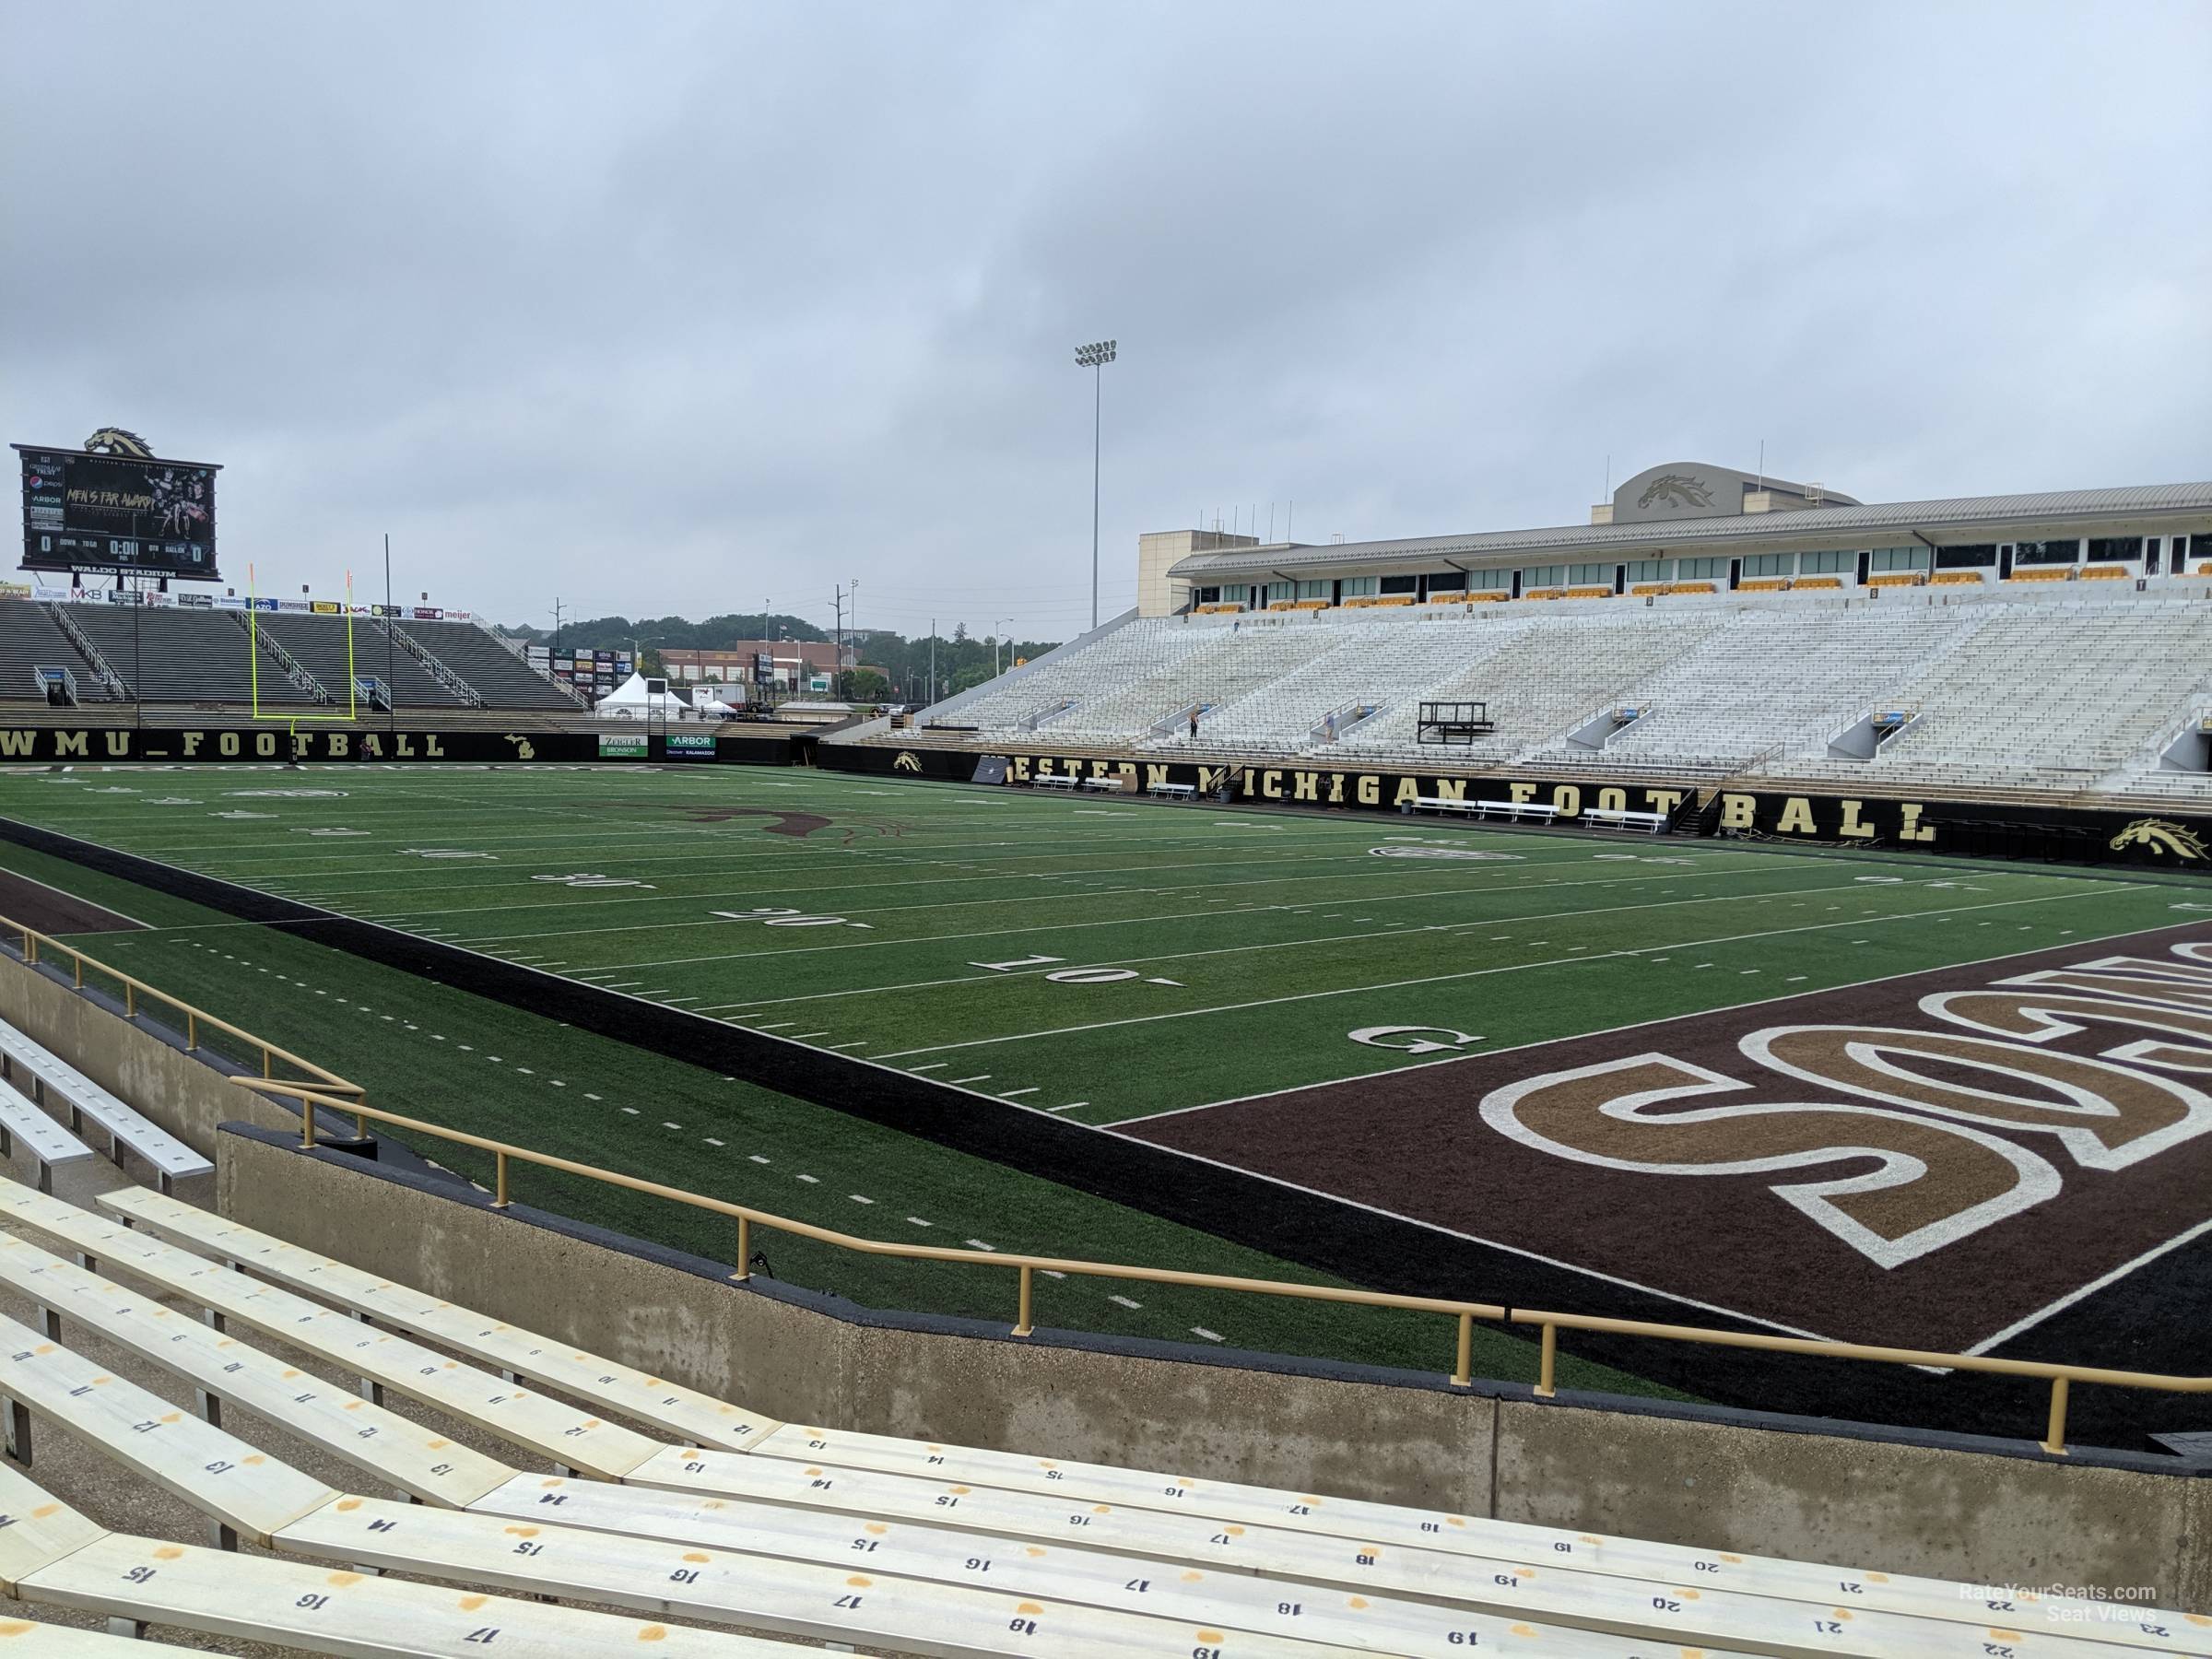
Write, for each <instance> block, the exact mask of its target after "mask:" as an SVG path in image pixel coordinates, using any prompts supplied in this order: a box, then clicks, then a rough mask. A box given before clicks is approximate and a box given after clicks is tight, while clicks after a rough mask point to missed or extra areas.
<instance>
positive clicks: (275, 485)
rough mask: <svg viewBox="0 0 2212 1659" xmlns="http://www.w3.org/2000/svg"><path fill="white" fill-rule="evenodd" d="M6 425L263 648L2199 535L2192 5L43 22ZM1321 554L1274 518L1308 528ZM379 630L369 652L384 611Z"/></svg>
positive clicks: (2201, 239) (2210, 473)
mask: <svg viewBox="0 0 2212 1659" xmlns="http://www.w3.org/2000/svg"><path fill="white" fill-rule="evenodd" d="M0 22H4V23H5V35H4V36H0V39H4V40H5V41H6V47H5V49H4V50H0V189H4V190H5V193H6V194H5V215H4V218H0V329H5V335H0V342H4V347H5V350H4V356H0V415H4V416H5V421H4V424H5V428H6V431H5V436H6V438H7V439H9V440H13V441H31V442H47V443H55V442H59V443H71V444H74V443H76V442H79V441H82V440H83V438H84V437H85V436H86V435H87V434H88V433H89V432H90V431H91V430H93V429H95V428H96V427H99V426H101V425H107V424H114V425H120V426H124V427H128V428H132V429H135V430H137V431H139V432H141V433H143V434H144V435H145V436H146V437H147V439H148V440H149V441H151V442H152V444H153V446H154V448H155V450H156V452H157V453H161V454H166V455H173V456H177V457H180V458H183V459H189V460H207V461H218V462H221V463H223V464H224V465H225V468H226V470H225V471H224V473H223V475H222V479H221V484H220V496H219V509H218V511H219V521H220V523H219V542H220V548H219V550H220V554H221V558H222V562H223V565H224V568H225V573H226V575H227V576H228V577H229V579H230V580H232V581H233V582H236V583H237V584H238V585H239V586H240V588H241V591H242V590H243V587H244V583H245V578H246V573H247V572H246V567H247V564H248V562H249V561H252V562H253V564H255V565H256V566H257V567H258V577H259V584H260V588H261V591H262V592H264V593H265V594H266V593H272V592H277V591H280V590H288V591H290V592H292V593H295V594H296V593H297V592H298V588H299V584H300V583H301V582H307V583H310V584H312V586H313V587H314V588H315V591H316V592H317V593H318V594H335V591H336V589H337V587H338V584H339V582H340V580H341V573H342V572H343V571H345V570H346V569H347V567H348V566H350V567H351V568H352V569H353V571H354V572H355V577H356V582H357V584H359V587H360V588H362V589H366V588H368V587H371V586H375V585H377V584H379V583H381V580H382V578H381V574H379V573H378V566H379V546H380V541H379V538H380V535H381V534H382V532H384V531H386V530H389V531H390V532H391V533H392V536H393V543H394V564H395V568H396V573H397V582H398V585H399V587H400V588H401V589H402V590H403V591H406V592H408V593H417V592H420V591H422V590H423V589H425V588H428V589H429V592H430V593H431V594H432V595H433V598H434V599H435V600H437V601H440V602H442V603H445V604H448V605H451V606H456V607H465V608H472V609H476V610H479V611H485V612H488V613H490V614H492V615H493V616H495V617H497V618H500V619H503V620H509V621H524V620H530V621H536V620H541V619H547V613H549V611H550V609H551V606H552V605H553V602H554V600H555V598H556V596H559V597H561V598H563V599H565V600H566V602H567V603H568V604H569V605H571V606H574V607H575V609H576V610H577V611H578V612H580V613H581V614H583V615H596V614H602V613H605V612H608V611H621V612H625V613H628V614H630V615H633V616H634V615H641V614H659V613H664V612H669V611H677V612H684V613H688V614H690V615H693V616H703V615H706V614H709V613H712V612H718V611H728V610H745V609H749V608H753V607H757V606H760V605H761V604H762V603H763V601H764V600H765V601H769V602H771V603H772V604H773V606H774V607H775V608H776V609H778V610H790V611H795V612H798V613H801V614H804V615H810V616H816V617H818V618H821V619H822V620H823V621H825V622H827V621H828V619H829V617H830V592H831V589H832V587H833V586H834V585H835V584H837V583H839V582H846V581H849V580H852V579H854V578H857V579H858V581H859V583H860V594H859V609H858V618H859V620H860V622H861V623H862V624H863V625H864V626H866V625H876V626H884V627H892V628H897V629H900V630H902V631H906V632H910V633H918V632H921V631H924V629H926V628H927V626H928V624H929V621H930V618H932V617H933V616H934V617H935V618H938V619H939V620H940V622H941V623H942V625H943V626H944V627H945V628H946V629H950V627H951V625H952V624H953V623H954V622H956V621H964V622H966V623H967V624H968V626H969V628H970V629H971V630H972V631H975V632H978V633H982V632H985V631H988V630H989V629H990V628H991V626H992V624H993V623H994V621H996V620H997V619H999V618H1006V617H1011V618H1014V629H1013V631H1014V632H1016V633H1017V634H1018V635H1020V636H1022V637H1034V638H1048V639H1057V638H1061V637H1064V636H1065V635H1066V634H1068V633H1071V632H1073V631H1077V630H1078V629H1080V628H1081V627H1082V626H1083V625H1084V623H1085V622H1086V621H1087V619H1088V613H1089V603H1090V601H1089V559H1090V528H1091V526H1090V512H1091V498H1090V486H1091V477H1090V470H1091V416H1092V409H1091V393H1092V385H1091V376H1090V374H1089V372H1088V371H1084V370H1080V369H1078V368H1077V367H1076V366H1075V364H1074V361H1073V348H1074V347H1076V346H1077V344H1079V343H1080V342H1083V341H1086V340H1089V339H1094V338H1101V337H1109V336H1111V337H1114V338H1117V339H1118V340H1119V341H1120V344H1121V357H1120V360H1119V361H1118V362H1116V363H1114V364H1113V365H1112V367H1111V368H1109V369H1107V370H1106V371H1105V383H1104V400H1105V421H1104V430H1105V440H1104V488H1103V517H1102V551H1101V563H1102V568H1103V586H1104V609H1105V611H1106V612H1107V613H1108V614H1111V613H1112V612H1113V611H1115V610H1118V609H1120V608H1122V607H1123V606H1125V605H1126V604H1127V603H1129V601H1130V599H1131V597H1132V595H1133V594H1134V592H1135V540H1136V536H1137V535H1138V533H1139V532H1140V531H1145V530H1157V529H1172V528H1180V527H1187V526H1189V525H1191V524H1194V523H1196V522H1197V521H1198V520H1199V519H1200V517H1201V515H1202V514H1203V515H1206V516H1207V517H1209V518H1210V517H1211V516H1212V515H1214V514H1216V513H1218V514H1219V515H1220V516H1221V517H1222V518H1223V519H1224V520H1225V521H1227V520H1229V519H1230V517H1231V516H1232V514H1233V515H1234V516H1235V517H1236V518H1237V519H1238V521H1239V522H1240V527H1243V528H1249V527H1250V521H1251V520H1252V518H1253V512H1254V507H1255V504H1256V508H1257V513H1258V518H1259V523H1260V528H1261V530H1262V532H1263V534H1264V533H1265V532H1266V530H1267V528H1268V523H1269V514H1270V512H1271V508H1272V512H1273V514H1274V525H1275V533H1276V535H1277V536H1278V537H1279V536H1281V535H1283V534H1285V532H1286V530H1288V532H1290V533H1292V534H1294V535H1296V536H1297V538H1298V539H1300V540H1309V541H1326V540H1327V539H1329V537H1330V536H1331V535H1333V534H1336V533H1341V534H1342V535H1345V536H1346V537H1347V538H1348V539H1354V540H1357V539H1359V538H1362V537H1367V536H1377V535H1427V534H1441V533H1445V532H1451V531H1457V530H1470V529H1497V528H1508V527H1513V526H1522V525H1532V524H1560V523H1573V522H1579V521H1582V520H1583V519H1585V518H1586V516H1587V513H1588V509H1589V504H1590V503H1591V502H1592V501H1594V500H1598V499H1599V497H1600V495H1601V492H1602V488H1603V486H1604V483H1605V476H1606V457H1607V456H1608V455H1610V456H1611V465H1612V470H1613V477H1615V478H1616V479H1617V480H1618V479H1619V478H1622V477H1626V476H1628V475H1629V474H1630V473H1633V472H1635V471H1638V470H1640V469H1641V468H1642V467H1644V466H1647V465H1653V464H1655V463H1657V462H1660V461H1666V460H1675V459H1689V458H1695V459H1700V460H1708V461H1714V462H1719V463H1723V464H1726V465H1738V466H1743V467H1746V468H1748V467H1750V466H1752V465H1755V463H1756V462H1757V459H1758V454H1759V441H1760V440H1761V439H1762V438H1763V439H1764V440H1765V442H1766V464H1767V466H1768V468H1769V470H1771V471H1772V472H1774V473H1777V474H1780V475H1782V476H1783V477H1794V478H1798V479H1818V480H1822V481H1824V482H1827V483H1829V484H1830V485H1833V486H1835V487H1836V488H1841V489H1843V490H1846V491H1849V492H1851V493H1853V494H1854V495H1857V496H1859V497H1861V498H1863V499H1866V500H1900V499H1910V498H1914V497H1920V496H1932V495H1955V494H1979V493H1984V492H1993V491H1999V490H2008V489H2018V488H2066V487H2079V486H2089V485H2106V484H2131V483H2147V482H2165V481H2172V480H2176V479H2185V478H2186V479H2194V478H2205V477H2212V453H2208V451H2212V304H2207V296H2208V295H2212V183H2207V176H2208V175H2207V165H2206V161H2207V158H2212V3H2207V0H2183V3H2181V4H2174V5H2169V6H2159V5H2151V4H2136V3H2135V0H2118V3H2115V4H2101V5H2090V4H2087V3H2084V4H2080V5H2073V6H2036V5H2030V4H2026V3H2018V0H2016V3H2008V4H1998V5H1991V6H1965V5H1945V4H1940V3H1938V4H1928V3H1927V0H1915V3H1913V4H1906V5H1898V6H1869V5H1858V4H1853V5H1819V6H1811V5H1806V6H1776V5H1746V6H1717V5H1716V6H1692V5H1661V4H1651V3H1646V4H1635V5H1624V6H1601V5H1572V4H1559V5H1545V6H1519V7H1505V6H1484V5H1477V4H1471V3H1470V4H1460V5H1452V6H1426V5H1411V4H1404V5H1391V4H1374V3H1372V0H1368V3H1362V4H1350V3H1348V0H1347V3H1343V4H1335V5H1326V6H1324V5H1307V4H1279V3H1278V4H1268V5H1249V6H1248V5H1235V4H1206V3H1205V0H1182V3H1180V4H1173V5H1165V6H1135V5H1104V4H1099V5H1090V6H1049V5H1034V4H997V3H983V0H971V3H968V4H961V5H924V4H897V5H893V4H880V5H873V6H857V5H838V4H825V3H823V0H808V3H807V4H804V5H801V4H788V5H736V4H729V5H705V6H688V5H676V4H665V5H656V4H650V3H641V0H631V3H629V4H621V5H617V4H606V5H591V6H586V5H558V4H550V3H547V0H534V3H532V4H528V5H517V6H496V5H488V4H487V5H471V4H466V3H454V0H445V3H441V4H436V5H429V4H422V5H417V4H407V3H405V0H378V3H377V4H375V5H362V6H349V5H337V4H330V3H328V0H317V3H316V4H312V5H307V6H300V5H297V4H289V3H287V4H237V3H226V0H197V3H195V4H191V5H178V4H169V3H163V4H116V3H113V0H110V3H107V4H102V5H99V6H89V5H77V6H53V5H52V4H51V3H50V0H37V3H36V4H28V3H25V0H0ZM1292 501H1295V502H1296V517H1295V521H1294V522H1293V521H1292V520H1291V518H1290V512H1291V509H1290V503H1291V502H1292ZM359 596H361V597H364V598H365V597H369V596H371V595H370V594H367V593H366V592H362V593H361V594H360V595H359Z"/></svg>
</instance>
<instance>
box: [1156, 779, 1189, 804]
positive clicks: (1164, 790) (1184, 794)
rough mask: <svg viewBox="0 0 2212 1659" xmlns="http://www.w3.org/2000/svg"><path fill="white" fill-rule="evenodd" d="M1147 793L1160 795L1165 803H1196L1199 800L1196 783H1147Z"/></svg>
mask: <svg viewBox="0 0 2212 1659" xmlns="http://www.w3.org/2000/svg"><path fill="white" fill-rule="evenodd" d="M1145 793H1146V794H1148V795H1158V796H1159V798H1160V799H1161V800H1163V801H1194V800H1196V799H1197V798H1198V785H1197V784H1195V783H1147V785H1146V786H1145Z"/></svg>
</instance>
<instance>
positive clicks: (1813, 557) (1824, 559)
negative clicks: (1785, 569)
mask: <svg viewBox="0 0 2212 1659" xmlns="http://www.w3.org/2000/svg"><path fill="white" fill-rule="evenodd" d="M1858 562H1859V560H1858V555H1857V554H1855V553H1851V552H1846V551H1844V550H1842V549H1838V550H1837V551H1835V552H1832V553H1800V554H1799V555H1798V556H1797V574H1798V575H1800V576H1840V575H1841V574H1842V573H1843V572H1844V571H1851V570H1855V569H1856V568H1857V566H1858Z"/></svg>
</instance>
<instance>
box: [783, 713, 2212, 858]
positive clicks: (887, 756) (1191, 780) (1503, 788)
mask: <svg viewBox="0 0 2212 1659" xmlns="http://www.w3.org/2000/svg"><path fill="white" fill-rule="evenodd" d="M815 756H816V763H817V764H818V765H820V766H822V767H825V768H830V769H834V770H839V771H872V772H888V773H890V774H892V775H895V776H898V775H903V776H908V777H919V778H942V779H954V780H958V781H959V782H971V781H973V780H974V779H975V778H976V776H977V771H978V768H979V767H980V766H982V764H984V763H985V762H986V761H987V760H990V759H1003V760H1004V763H1005V769H1006V770H1005V773H1004V778H1005V782H1006V783H1007V784H1008V785H1010V786H1013V787H1021V786H1024V785H1028V784H1031V783H1034V782H1036V781H1037V780H1038V779H1039V778H1048V777H1073V778H1101V779H1103V778H1112V779H1116V780H1118V781H1119V782H1120V783H1121V786H1122V788H1123V789H1124V790H1125V791H1128V792H1129V793H1132V794H1135V793H1138V792H1141V791H1143V790H1147V789H1152V788H1155V787H1157V786H1159V785H1161V784H1176V785H1189V786H1191V787H1193V788H1194V789H1195V790H1196V791H1197V792H1198V794H1200V795H1202V796H1207V797H1218V798H1220V799H1224V800H1230V801H1251V802H1254V803H1263V804H1273V803H1276V802H1281V803H1283V804H1285V805H1289V806H1321V807H1335V808H1344V809H1348V810H1353V811H1361V810H1364V811H1370V812H1395V813H1413V812H1417V811H1422V810H1428V809H1424V808H1422V807H1420V806H1418V802H1421V801H1423V800H1428V801H1438V800H1442V801H1449V802H1454V803H1464V804H1465V806H1466V807H1468V808H1477V807H1480V806H1484V805H1485V804H1496V805H1502V806H1519V807H1536V808H1546V807H1548V808H1549V809H1550V816H1549V817H1548V818H1547V819H1546V820H1545V821H1548V822H1552V823H1555V824H1558V825H1561V826H1572V825H1576V824H1579V823H1582V822H1583V821H1584V815H1585V814H1587V813H1589V812H1591V811H1593V810H1595V811H1598V812H1658V813H1664V814H1665V815H1666V816H1667V818H1668V819H1669V820H1670V823H1671V825H1672V828H1673V830H1674V833H1676V834H1678V835H1682V834H1688V835H1709V836H1730V837H1736V838H1740V839H1743V840H1747V841H1773V842H1782V843H1785V844H1786V843H1790V842H1797V843H1801V844H1806V845H1820V844H1827V845H1840V846H1847V847H1876V848H1899V849H1902V850H1904V851H1908V852H1919V853H1961V854H1968V855H1977V856H1985V857H2000V858H2012V859H2027V858H2044V859H2064V860H2065V861H2067V862H2069V863H2081V864H2136V865H2154V866H2159V867H2162V868H2167V869H2172V870H2176V871H2184V870H2185V871H2193V872H2203V873H2212V815H2206V814H2201V813H2200V814H2197V815H2195V816H2183V815H2182V814H2178V813H2145V812H2142V811H2140V810H2132V809H2128V808H2124V807H2122V808H2112V809H2105V810H2084V809H2079V808H2070V807H2060V806H2031V805H2027V804H2023V803H2018V802H1979V801H1944V800H1926V799H1923V800H1917V801H1916V800H1911V799H1898V798H1892V799H1876V798H1873V797H1872V796H1871V795H1868V796H1844V795H1818V794H1793V793H1791V792H1789V791H1787V790H1727V789H1724V790H1719V791H1715V792H1713V794H1712V799H1711V800H1710V801H1707V802H1706V803H1704V804H1703V805H1702V806H1699V805H1698V804H1697V803H1696V799H1695V796H1694V794H1693V793H1692V792H1691V791H1690V790H1689V789H1688V788H1687V787H1686V786H1683V785H1680V784H1672V783H1656V782H1642V781H1640V780H1637V779H1633V778H1623V779H1621V780H1619V781H1618V782H1607V781H1604V780H1595V779H1589V778H1583V779H1577V780H1574V781H1572V782H1568V781H1565V780H1559V779H1551V778H1543V777H1523V776H1517V775H1511V774H1508V775H1492V776H1487V777H1465V776H1452V775H1450V774H1445V773H1437V772H1406V771H1382V770H1379V769H1378V770H1368V769H1365V768H1361V767H1357V766H1349V767H1347V766H1316V765H1312V764H1311V763H1307V764H1302V765H1301V764H1297V763H1286V764H1284V765H1281V766H1260V765H1249V766H1248V765H1242V764H1239V763H1235V762H1221V763H1218V764H1206V763H1199V762H1192V761H1185V760H1169V761H1155V760H1135V759H1131V760H1115V759H1098V758H1095V757H1090V756H1065V755H1049V754H1036V753H1018V752H1014V753H1008V754H1006V755H1004V756H1003V757H984V756H978V755H976V754H973V753H970V752H967V751H964V750H954V749H937V748H915V749H891V748H885V747H876V746H874V745H866V744H831V743H825V744H822V745H820V746H819V747H818V748H817V749H816V751H815ZM1454 816H1470V817H1471V816H1473V814H1472V812H1471V811H1468V812H1465V813H1464V814H1462V813H1459V812H1455V813H1454ZM1499 820H1504V821H1512V820H1505V815H1503V814H1498V815H1496V818H1495V819H1494V820H1493V821H1499ZM1593 827H1595V826H1594V825H1593Z"/></svg>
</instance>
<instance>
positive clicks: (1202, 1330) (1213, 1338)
mask: <svg viewBox="0 0 2212 1659" xmlns="http://www.w3.org/2000/svg"><path fill="white" fill-rule="evenodd" d="M1191 1335H1194V1336H1203V1337H1205V1338H1206V1340H1207V1341H1208V1342H1219V1341H1220V1340H1221V1333H1220V1332H1218V1331H1209V1330H1207V1329H1206V1327H1205V1326H1204V1325H1193V1326H1192V1327H1191Z"/></svg>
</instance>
